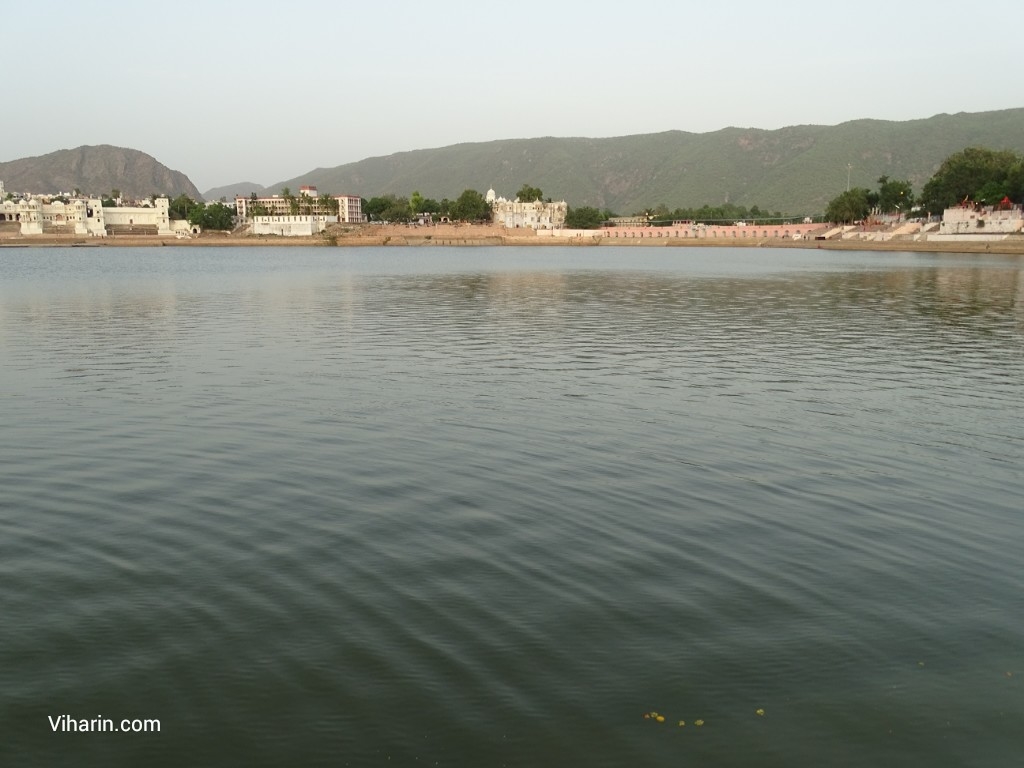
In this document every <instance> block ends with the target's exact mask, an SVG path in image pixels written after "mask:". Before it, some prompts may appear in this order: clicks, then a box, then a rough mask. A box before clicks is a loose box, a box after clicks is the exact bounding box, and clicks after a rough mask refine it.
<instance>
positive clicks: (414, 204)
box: [409, 192, 423, 215]
mask: <svg viewBox="0 0 1024 768" xmlns="http://www.w3.org/2000/svg"><path fill="white" fill-rule="evenodd" d="M409 209H410V210H411V211H412V213H413V215H415V214H417V213H423V195H421V194H420V193H419V192H413V193H412V195H411V196H410V197H409Z"/></svg>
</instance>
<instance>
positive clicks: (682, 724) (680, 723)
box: [679, 720, 686, 728]
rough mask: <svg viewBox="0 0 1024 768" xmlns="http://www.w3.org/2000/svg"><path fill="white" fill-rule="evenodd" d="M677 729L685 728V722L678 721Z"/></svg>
mask: <svg viewBox="0 0 1024 768" xmlns="http://www.w3.org/2000/svg"><path fill="white" fill-rule="evenodd" d="M679 727H680V728H685V727H686V721H685V720H680V721H679Z"/></svg>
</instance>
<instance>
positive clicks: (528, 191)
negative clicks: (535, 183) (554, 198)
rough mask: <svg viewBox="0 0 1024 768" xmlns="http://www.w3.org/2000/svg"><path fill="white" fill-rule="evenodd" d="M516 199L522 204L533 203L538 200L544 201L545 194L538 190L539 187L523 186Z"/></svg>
mask: <svg viewBox="0 0 1024 768" xmlns="http://www.w3.org/2000/svg"><path fill="white" fill-rule="evenodd" d="M516 198H517V199H518V200H519V202H521V203H532V202H534V201H536V200H543V199H544V193H543V192H541V191H540V190H539V189H537V187H531V186H530V185H529V184H523V187H522V189H520V190H519V191H518V192H516Z"/></svg>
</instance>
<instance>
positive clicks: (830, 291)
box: [0, 247, 1024, 768]
mask: <svg viewBox="0 0 1024 768" xmlns="http://www.w3.org/2000/svg"><path fill="white" fill-rule="evenodd" d="M1022 267H1024V260H1022V259H1020V258H1016V257H995V256H976V255H975V256H966V255H962V256H961V255H933V254H901V253H884V254H881V253H876V254H871V253H846V252H843V253H834V252H827V251H816V250H771V249H727V248H716V249H707V250H704V249H689V248H686V249H682V248H681V249H645V248H624V249H617V248H604V247H602V248H567V249H559V248H534V249H515V248H466V249H444V248H420V249H400V248H384V249H359V250H348V249H330V248H322V249H321V248H316V249H314V248H265V249H254V250H246V249H206V248H195V247H191V248H180V249H175V248H150V249H138V250H135V249H110V248H88V249H86V248H79V249H53V250H50V249H3V250H0V366H2V368H0V435H2V441H0V731H2V737H0V765H4V766H36V765H38V766H65V765H66V766H104V767H107V768H109V767H110V766H147V767H148V768H152V767H153V766H169V767H171V766H173V767H179V766H336V765H338V766H340V765H351V766H364V765H404V766H416V765H424V766H433V765H439V766H504V765H507V766H588V767H589V766H655V765H657V766H660V765H692V766H753V765H757V766H780V767H781V766H901V768H906V767H907V766H922V767H925V766H927V767H928V768H935V767H936V766H951V767H952V766H1010V765H1019V764H1020V761H1021V759H1022V758H1021V755H1022V754H1024V589H1022V587H1024V517H1022V506H1024V503H1022V499H1024V416H1022V411H1021V406H1022V403H1024V273H1022ZM759 711H760V712H761V713H759ZM651 713H658V714H659V715H661V716H662V717H664V718H665V722H659V721H658V720H657V718H656V717H652V716H650V715H651ZM62 715H68V716H70V717H71V718H73V719H75V720H80V719H86V718H90V719H91V718H101V719H104V718H109V719H111V720H112V721H113V722H114V723H115V724H119V723H120V722H121V720H122V719H138V720H140V721H142V720H146V719H157V720H159V721H160V732H159V733H111V732H91V733H81V732H79V733H75V732H67V731H65V730H63V729H61V728H58V730H57V731H54V729H53V727H52V725H51V724H52V723H54V722H56V721H57V718H58V717H60V716H62ZM645 715H648V717H645ZM679 721H685V723H686V725H685V726H684V727H680V725H679ZM698 721H701V722H702V723H703V725H699V724H698Z"/></svg>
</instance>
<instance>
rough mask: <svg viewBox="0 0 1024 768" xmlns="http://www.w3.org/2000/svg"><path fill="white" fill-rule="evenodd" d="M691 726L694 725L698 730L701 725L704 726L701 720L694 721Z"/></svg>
mask: <svg viewBox="0 0 1024 768" xmlns="http://www.w3.org/2000/svg"><path fill="white" fill-rule="evenodd" d="M693 724H694V725H696V726H697V727H698V728H700V727H701V726H702V725H704V721H703V720H694V721H693Z"/></svg>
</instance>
